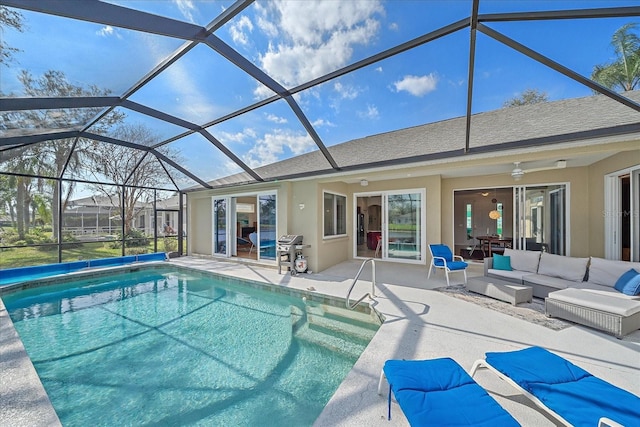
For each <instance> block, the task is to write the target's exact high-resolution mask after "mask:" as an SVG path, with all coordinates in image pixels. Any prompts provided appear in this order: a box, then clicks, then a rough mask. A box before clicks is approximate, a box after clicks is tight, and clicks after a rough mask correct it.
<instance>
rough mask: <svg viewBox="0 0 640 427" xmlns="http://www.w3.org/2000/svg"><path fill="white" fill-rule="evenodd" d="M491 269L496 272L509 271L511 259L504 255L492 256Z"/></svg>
mask: <svg viewBox="0 0 640 427" xmlns="http://www.w3.org/2000/svg"><path fill="white" fill-rule="evenodd" d="M493 268H494V269H496V270H506V271H511V270H513V268H511V257H510V256H506V255H498V254H494V255H493Z"/></svg>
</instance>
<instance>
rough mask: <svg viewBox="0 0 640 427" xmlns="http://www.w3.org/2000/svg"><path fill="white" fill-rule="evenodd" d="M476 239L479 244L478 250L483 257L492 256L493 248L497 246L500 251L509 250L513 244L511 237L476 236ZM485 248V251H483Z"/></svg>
mask: <svg viewBox="0 0 640 427" xmlns="http://www.w3.org/2000/svg"><path fill="white" fill-rule="evenodd" d="M476 239H478V241H479V242H480V243H479V244H480V248H481V249H482V252H483V253H484V254H485V256H489V257H490V256H492V251H493V247H494V246H499V247H500V248H501V249H502V251H504V248H510V247H511V244H512V243H513V239H512V238H511V237H502V236H476ZM485 248H486V249H485Z"/></svg>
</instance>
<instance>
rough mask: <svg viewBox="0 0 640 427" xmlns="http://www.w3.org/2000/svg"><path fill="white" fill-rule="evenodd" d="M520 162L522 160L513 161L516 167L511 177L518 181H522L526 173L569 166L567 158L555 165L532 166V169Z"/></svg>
mask: <svg viewBox="0 0 640 427" xmlns="http://www.w3.org/2000/svg"><path fill="white" fill-rule="evenodd" d="M520 163H521V162H513V164H514V165H515V166H516V167H515V168H513V170H512V171H511V178H513V179H514V180H516V181H520V180H521V179H522V177H523V176H524V174H525V173H531V172H539V171H546V170H551V169H564V168H566V167H567V161H566V160H558V161H557V162H556V163H555V165H553V166H546V167H541V168H532V169H522V168H521V167H520Z"/></svg>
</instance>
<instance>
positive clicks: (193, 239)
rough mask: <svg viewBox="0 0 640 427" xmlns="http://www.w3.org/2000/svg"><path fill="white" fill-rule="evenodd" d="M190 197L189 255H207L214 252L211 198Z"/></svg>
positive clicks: (188, 210)
mask: <svg viewBox="0 0 640 427" xmlns="http://www.w3.org/2000/svg"><path fill="white" fill-rule="evenodd" d="M193 194H194V195H190V196H189V205H190V206H189V209H187V212H189V221H188V224H189V231H188V234H187V235H188V236H189V239H188V242H189V243H188V244H189V248H188V250H187V251H188V253H189V254H191V253H196V254H207V255H210V254H211V252H212V246H211V245H212V243H211V236H212V233H213V228H212V223H211V209H212V208H211V197H196V196H195V194H198V195H199V193H193Z"/></svg>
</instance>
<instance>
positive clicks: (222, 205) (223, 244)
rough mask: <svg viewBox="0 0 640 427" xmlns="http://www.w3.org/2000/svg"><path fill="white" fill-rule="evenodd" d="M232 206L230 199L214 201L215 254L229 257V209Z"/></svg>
mask: <svg viewBox="0 0 640 427" xmlns="http://www.w3.org/2000/svg"><path fill="white" fill-rule="evenodd" d="M229 204H230V201H229V198H228V197H223V198H214V199H213V253H214V254H218V255H225V256H228V253H229V252H228V251H229V249H230V248H229V245H228V244H227V242H228V240H229V236H228V235H227V234H228V233H227V232H228V226H227V224H228V223H229V220H228V218H227V211H228V209H227V207H228V205H229Z"/></svg>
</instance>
